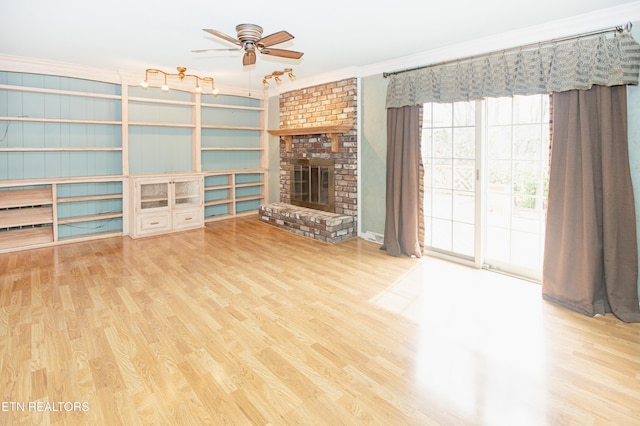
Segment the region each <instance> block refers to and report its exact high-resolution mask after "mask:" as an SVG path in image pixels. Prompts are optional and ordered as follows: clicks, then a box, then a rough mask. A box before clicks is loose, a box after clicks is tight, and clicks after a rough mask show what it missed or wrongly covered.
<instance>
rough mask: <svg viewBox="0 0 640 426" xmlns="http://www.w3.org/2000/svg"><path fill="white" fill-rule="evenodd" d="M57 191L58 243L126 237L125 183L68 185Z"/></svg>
mask: <svg viewBox="0 0 640 426" xmlns="http://www.w3.org/2000/svg"><path fill="white" fill-rule="evenodd" d="M55 187H56V211H57V215H56V217H57V227H56V229H57V238H58V241H67V240H78V239H86V238H96V237H98V236H100V237H109V236H116V235H122V230H123V216H124V209H123V182H122V179H119V180H109V178H96V179H93V180H89V181H87V180H85V181H76V182H70V181H67V182H62V183H58V184H56V185H55Z"/></svg>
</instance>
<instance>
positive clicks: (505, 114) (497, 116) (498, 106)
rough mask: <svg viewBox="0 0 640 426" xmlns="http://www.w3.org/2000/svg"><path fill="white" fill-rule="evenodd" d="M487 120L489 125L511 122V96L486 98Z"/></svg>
mask: <svg viewBox="0 0 640 426" xmlns="http://www.w3.org/2000/svg"><path fill="white" fill-rule="evenodd" d="M487 120H488V122H489V125H490V126H491V125H496V124H511V98H488V99H487Z"/></svg>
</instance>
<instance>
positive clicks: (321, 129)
mask: <svg viewBox="0 0 640 426" xmlns="http://www.w3.org/2000/svg"><path fill="white" fill-rule="evenodd" d="M352 128H353V125H352V124H336V125H328V126H314V127H298V128H295V129H277V130H267V131H268V132H269V133H270V134H272V135H273V136H279V137H280V138H282V139H284V141H285V144H286V150H287V152H291V137H292V136H301V135H322V134H325V135H327V137H328V138H329V140H330V141H331V152H338V135H339V134H340V133H345V132H348V131H349V130H351V129H352Z"/></svg>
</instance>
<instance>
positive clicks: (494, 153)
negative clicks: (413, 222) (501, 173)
mask: <svg viewBox="0 0 640 426" xmlns="http://www.w3.org/2000/svg"><path fill="white" fill-rule="evenodd" d="M487 154H488V156H489V159H508V158H511V126H492V127H489V131H488V139H487Z"/></svg>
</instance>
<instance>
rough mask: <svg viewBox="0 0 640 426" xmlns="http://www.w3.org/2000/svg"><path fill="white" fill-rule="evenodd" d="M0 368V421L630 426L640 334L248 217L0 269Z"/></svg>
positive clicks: (39, 254) (5, 260) (482, 274)
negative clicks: (330, 243) (605, 425)
mask: <svg viewBox="0 0 640 426" xmlns="http://www.w3.org/2000/svg"><path fill="white" fill-rule="evenodd" d="M0 367H1V370H0V392H1V394H2V398H1V401H0V402H1V403H2V407H1V408H2V410H1V411H0V424H2V425H5V424H39V423H40V424H89V425H110V426H111V425H118V424H122V425H138V424H140V425H151V424H159V425H183V424H194V425H199V424H215V425H220V424H230V425H245V424H257V425H262V424H273V425H291V424H304V425H351V424H375V425H429V424H438V425H452V424H465V425H466V424H480V425H518V426H522V425H528V424H530V425H546V424H548V425H564V424H576V425H590V424H607V425H608V424H615V425H632V424H638V414H639V413H640V324H633V325H628V324H624V323H621V322H620V321H618V320H616V319H615V317H613V316H612V315H607V316H604V317H596V318H587V317H583V316H581V315H578V314H575V313H573V312H570V311H567V310H565V309H562V308H559V307H557V306H554V305H551V304H549V303H547V302H543V301H542V300H541V298H540V288H539V286H538V285H536V284H533V283H530V282H526V281H518V280H512V279H509V278H507V277H505V276H503V275H498V274H495V273H491V272H487V271H478V270H473V269H469V268H464V267H459V266H454V265H452V264H450V263H446V262H444V261H439V260H435V259H429V258H423V259H420V260H416V259H410V258H406V257H404V258H392V257H389V256H387V255H386V254H385V253H384V252H381V251H380V250H379V246H377V245H376V244H374V243H370V242H367V241H363V240H358V239H354V240H349V241H347V242H344V243H342V244H338V245H328V244H324V243H319V242H315V241H312V240H308V239H305V238H303V237H299V236H297V235H293V234H290V233H288V232H286V231H283V230H280V229H276V228H274V227H271V226H269V225H266V224H263V223H261V222H258V221H257V220H256V219H255V218H242V219H231V220H227V221H223V222H216V223H213V224H210V225H208V226H207V228H205V229H202V230H195V231H188V232H183V233H178V234H173V235H167V236H161V237H152V238H145V239H140V240H131V239H129V238H126V237H125V238H111V239H105V240H98V241H93V242H86V243H77V244H70V245H66V246H59V247H56V248H47V249H39V250H32V251H23V252H17V253H9V254H2V255H0ZM74 403H75V405H74Z"/></svg>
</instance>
